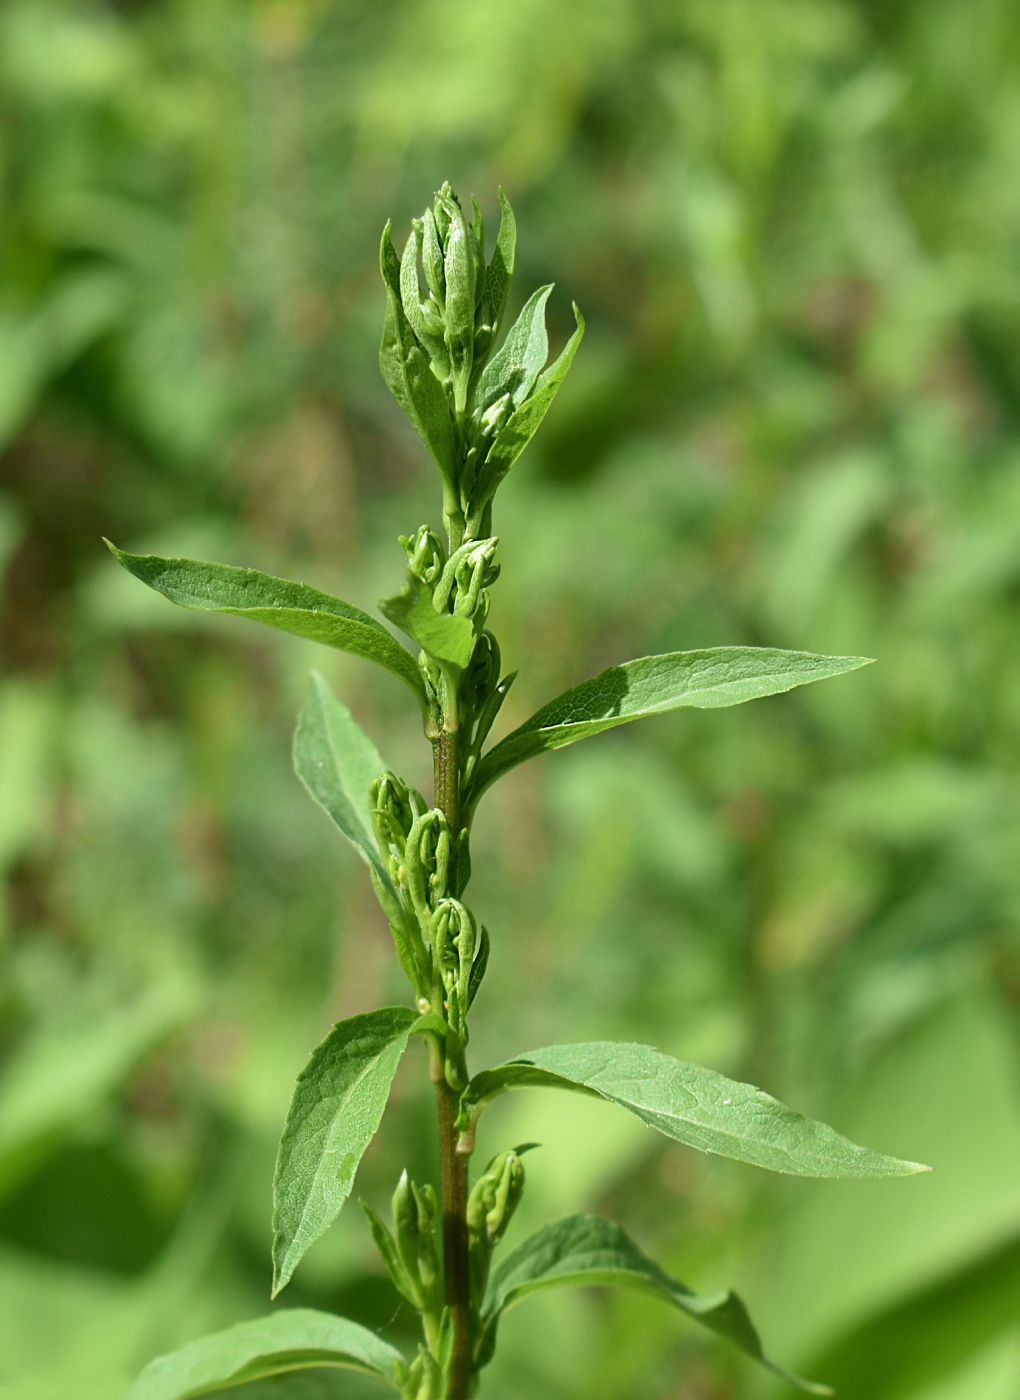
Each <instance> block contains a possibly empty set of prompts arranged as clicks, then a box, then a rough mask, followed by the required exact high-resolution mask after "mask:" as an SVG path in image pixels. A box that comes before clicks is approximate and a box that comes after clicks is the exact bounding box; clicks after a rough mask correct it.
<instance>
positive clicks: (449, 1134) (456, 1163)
mask: <svg viewBox="0 0 1020 1400" xmlns="http://www.w3.org/2000/svg"><path fill="white" fill-rule="evenodd" d="M433 753H434V757H435V803H436V806H437V807H439V808H440V809H441V811H442V812H443V814H444V816H445V817H446V820H447V823H448V825H449V828H450V834H451V835H452V836H453V837H454V838H456V837H457V835H458V834H459V832H460V771H459V766H458V762H457V734H456V733H452V734H450V733H447V732H446V731H445V730H444V731H443V732H442V733H441V734H440V736H439V738H438V739H437V740H436V741H435V743H434V745H433ZM433 1078H434V1080H435V1088H436V1108H437V1112H438V1116H439V1172H440V1181H441V1185H442V1206H443V1282H444V1287H445V1292H446V1306H447V1307H448V1308H449V1309H450V1321H451V1323H452V1325H453V1345H452V1349H451V1352H450V1366H449V1371H448V1373H447V1377H448V1378H447V1385H446V1396H445V1400H467V1397H468V1395H469V1394H470V1389H471V1309H470V1302H471V1294H470V1275H469V1272H468V1229H467V1202H468V1155H467V1154H466V1153H463V1152H458V1151H457V1138H458V1133H457V1128H456V1116H457V1112H456V1110H457V1105H456V1099H455V1097H454V1093H453V1090H452V1089H451V1088H450V1086H449V1084H448V1083H447V1082H446V1078H445V1076H444V1075H442V1073H440V1074H439V1075H438V1077H437V1076H436V1075H435V1073H434V1074H433Z"/></svg>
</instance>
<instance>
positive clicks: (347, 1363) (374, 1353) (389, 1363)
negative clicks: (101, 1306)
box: [128, 1308, 403, 1400]
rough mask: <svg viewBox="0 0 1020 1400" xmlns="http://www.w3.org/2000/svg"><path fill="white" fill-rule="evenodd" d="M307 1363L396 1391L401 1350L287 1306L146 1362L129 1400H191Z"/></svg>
mask: <svg viewBox="0 0 1020 1400" xmlns="http://www.w3.org/2000/svg"><path fill="white" fill-rule="evenodd" d="M310 1366H344V1367H349V1368H350V1369H352V1370H355V1371H367V1372H368V1373H369V1374H370V1375H374V1376H381V1377H382V1379H383V1380H387V1381H389V1382H390V1384H391V1385H392V1386H393V1387H394V1388H395V1389H399V1387H400V1378H401V1374H402V1366H403V1358H402V1357H401V1355H400V1353H399V1352H398V1351H397V1350H396V1349H395V1348H394V1347H391V1346H390V1345H389V1343H388V1342H384V1341H383V1340H382V1338H381V1337H377V1336H376V1334H375V1333H374V1332H370V1331H369V1330H368V1328H367V1327H361V1326H359V1325H358V1323H356V1322H351V1321H349V1320H348V1319H347V1318H346V1317H336V1316H334V1315H333V1314H332V1313H322V1312H315V1311H313V1310H312V1309H311V1308H293V1309H291V1308H288V1309H285V1310H284V1311H281V1312H276V1313H271V1314H270V1315H269V1316H268V1317H260V1318H256V1319H255V1320H254V1321H252V1322H239V1323H238V1324H237V1325H236V1326H235V1327H228V1328H227V1330H226V1331H225V1332H215V1333H213V1335H212V1336H210V1337H202V1338H200V1340H198V1341H197V1342H190V1343H189V1344H188V1345H187V1346H186V1347H182V1348H181V1349H180V1351H174V1352H171V1353H170V1354H169V1355H168V1356H158V1357H157V1358H156V1359H155V1361H150V1362H149V1364H148V1366H146V1368H145V1370H144V1371H143V1372H142V1374H141V1375H140V1376H139V1377H138V1379H137V1380H136V1381H135V1383H134V1385H133V1386H132V1387H131V1389H130V1391H129V1392H128V1397H129V1400H192V1397H193V1396H197V1395H205V1394H207V1393H208V1392H209V1391H213V1390H226V1389H228V1388H230V1387H232V1386H235V1385H243V1384H244V1382H245V1381H254V1380H260V1379H261V1378H262V1377H264V1376H274V1375H279V1374H280V1373H281V1372H286V1371H295V1370H299V1369H301V1368H303V1367H310Z"/></svg>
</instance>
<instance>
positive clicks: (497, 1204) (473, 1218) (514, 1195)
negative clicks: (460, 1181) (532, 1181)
mask: <svg viewBox="0 0 1020 1400" xmlns="http://www.w3.org/2000/svg"><path fill="white" fill-rule="evenodd" d="M523 1194H524V1164H523V1162H522V1161H521V1159H520V1157H518V1155H517V1153H516V1152H501V1153H500V1154H499V1156H498V1157H494V1158H493V1159H492V1161H491V1162H490V1163H489V1165H488V1166H487V1167H486V1169H485V1171H484V1173H483V1174H482V1176H481V1177H480V1178H479V1179H478V1181H477V1182H476V1183H475V1186H474V1190H473V1191H472V1192H471V1195H470V1197H469V1199H468V1207H467V1222H468V1229H469V1230H470V1231H471V1232H472V1234H474V1235H476V1236H478V1237H479V1238H484V1239H485V1240H487V1241H488V1243H489V1245H490V1247H491V1248H492V1249H495V1247H496V1245H497V1244H499V1242H500V1240H501V1239H502V1238H503V1236H504V1234H505V1233H506V1230H507V1226H508V1225H509V1224H510V1221H511V1220H512V1219H513V1215H514V1211H515V1210H516V1209H517V1207H518V1205H520V1201H521V1197H522V1196H523Z"/></svg>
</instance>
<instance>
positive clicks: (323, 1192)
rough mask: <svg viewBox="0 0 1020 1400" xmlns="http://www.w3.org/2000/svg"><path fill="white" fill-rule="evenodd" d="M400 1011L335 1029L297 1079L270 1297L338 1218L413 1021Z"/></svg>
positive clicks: (279, 1172)
mask: <svg viewBox="0 0 1020 1400" xmlns="http://www.w3.org/2000/svg"><path fill="white" fill-rule="evenodd" d="M419 1019H420V1018H419V1017H418V1015H417V1013H416V1012H414V1011H410V1010H408V1009H407V1008H406V1007H403V1006H389V1007H384V1008H383V1009H382V1010H380V1011H370V1012H367V1013H366V1014H364V1015H362V1016H352V1017H351V1019H350V1020H348V1021H341V1022H340V1023H339V1024H338V1025H336V1026H334V1027H333V1029H332V1030H331V1031H330V1033H329V1035H328V1036H327V1037H326V1039H325V1040H324V1041H323V1042H322V1044H321V1045H319V1046H318V1047H317V1049H316V1050H314V1051H313V1053H312V1058H311V1059H310V1060H309V1061H308V1064H307V1065H306V1066H305V1068H304V1069H303V1070H302V1071H301V1074H300V1075H299V1076H298V1081H297V1087H296V1088H295V1090H294V1097H293V1099H292V1100H291V1105H290V1109H289V1111H288V1113H287V1123H286V1126H285V1128H284V1130H283V1137H282V1138H281V1139H280V1151H279V1155H278V1156H277V1159H276V1177H275V1180H274V1183H273V1296H274V1297H275V1296H276V1294H277V1293H279V1292H280V1290H281V1288H284V1287H285V1286H286V1284H287V1283H288V1282H289V1281H290V1277H291V1275H292V1274H293V1272H294V1270H295V1269H296V1268H297V1266H298V1264H299V1263H300V1261H301V1257H302V1255H303V1254H304V1253H305V1251H306V1250H307V1249H309V1248H310V1246H311V1245H313V1244H314V1243H315V1241H316V1240H317V1239H318V1238H319V1236H320V1235H321V1234H322V1233H323V1232H324V1231H325V1230H327V1229H328V1228H329V1226H330V1225H331V1224H332V1223H333V1221H334V1220H335V1219H336V1217H337V1215H339V1213H340V1210H341V1208H342V1207H343V1204H344V1202H345V1201H346V1200H347V1197H348V1196H349V1195H350V1194H351V1187H352V1186H353V1185H354V1174H355V1172H356V1171H357V1169H358V1163H359V1162H360V1161H361V1158H362V1156H363V1155H364V1152H365V1148H366V1147H367V1146H368V1144H369V1143H370V1142H371V1141H372V1138H373V1137H374V1136H375V1130H376V1128H378V1126H379V1120H380V1119H381V1118H382V1115H383V1110H384V1109H385V1107H386V1100H387V1098H388V1097H389V1092H390V1084H391V1083H392V1082H393V1076H394V1074H396V1072H397V1065H398V1064H399V1062H400V1057H401V1055H402V1054H403V1053H404V1048H405V1046H406V1045H407V1042H408V1039H409V1037H410V1035H411V1032H412V1030H413V1029H414V1026H415V1023H416V1022H417V1021H418V1020H419Z"/></svg>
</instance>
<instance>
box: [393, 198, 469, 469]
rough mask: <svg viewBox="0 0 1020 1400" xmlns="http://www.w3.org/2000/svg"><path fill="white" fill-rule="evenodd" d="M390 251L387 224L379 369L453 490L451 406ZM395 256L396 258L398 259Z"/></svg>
mask: <svg viewBox="0 0 1020 1400" xmlns="http://www.w3.org/2000/svg"><path fill="white" fill-rule="evenodd" d="M387 243H389V249H387ZM392 247H393V245H392V243H390V242H389V224H387V225H386V229H385V231H384V233H383V246H382V253H381V258H380V263H381V266H382V272H383V279H384V281H385V282H386V316H385V319H384V321H383V337H382V344H381V345H380V347H379V368H380V369H381V370H382V376H383V378H384V379H385V381H386V383H387V384H388V386H389V388H390V391H391V392H392V394H393V396H394V398H395V399H396V400H397V402H398V403H399V404H400V407H401V408H402V409H403V410H404V412H405V413H406V414H407V417H408V418H409V419H410V421H411V423H412V425H413V426H414V428H415V431H416V432H417V433H418V435H419V437H420V438H421V440H422V442H424V444H425V446H426V447H427V448H428V450H429V452H430V453H431V454H432V457H433V460H434V461H435V464H436V466H437V467H438V468H439V471H440V475H441V476H442V478H443V481H444V482H445V483H447V485H448V486H449V487H451V489H452V483H453V477H454V471H455V461H454V457H455V447H454V436H453V419H452V418H451V417H450V401H449V399H448V397H447V394H446V390H445V389H444V388H443V386H442V385H441V384H440V382H439V380H438V379H437V378H436V376H435V375H434V374H433V373H432V367H431V365H430V364H429V361H428V357H427V356H426V355H425V353H424V352H423V351H422V349H421V346H420V345H419V344H418V341H417V339H416V337H415V334H414V331H413V330H412V329H411V324H410V322H409V321H408V319H407V316H406V314H405V312H404V308H403V306H402V305H401V301H400V264H399V263H397V264H396V273H395V275H396V286H395V287H394V285H393V278H394V268H393V263H392V260H391V259H390V257H389V250H391V249H392ZM393 256H394V259H395V258H396V254H395V253H394V255H393Z"/></svg>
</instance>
